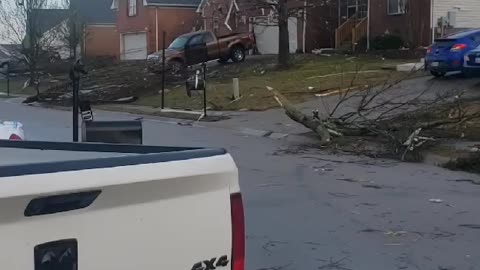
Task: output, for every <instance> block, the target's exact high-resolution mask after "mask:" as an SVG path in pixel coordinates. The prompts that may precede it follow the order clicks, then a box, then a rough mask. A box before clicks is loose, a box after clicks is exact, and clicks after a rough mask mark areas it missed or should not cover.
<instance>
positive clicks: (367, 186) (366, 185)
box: [362, 184, 384, 189]
mask: <svg viewBox="0 0 480 270" xmlns="http://www.w3.org/2000/svg"><path fill="white" fill-rule="evenodd" d="M362 187H364V188H373V189H382V188H384V186H381V185H377V184H363V185H362Z"/></svg>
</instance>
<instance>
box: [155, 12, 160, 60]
mask: <svg viewBox="0 0 480 270" xmlns="http://www.w3.org/2000/svg"><path fill="white" fill-rule="evenodd" d="M155 42H156V43H155V44H156V46H157V49H156V52H158V51H159V50H160V49H159V48H158V7H155Z"/></svg>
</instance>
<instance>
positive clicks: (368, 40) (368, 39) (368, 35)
mask: <svg viewBox="0 0 480 270" xmlns="http://www.w3.org/2000/svg"><path fill="white" fill-rule="evenodd" d="M367 51H370V0H368V2H367Z"/></svg>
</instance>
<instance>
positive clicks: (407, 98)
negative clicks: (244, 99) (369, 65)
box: [267, 81, 480, 160]
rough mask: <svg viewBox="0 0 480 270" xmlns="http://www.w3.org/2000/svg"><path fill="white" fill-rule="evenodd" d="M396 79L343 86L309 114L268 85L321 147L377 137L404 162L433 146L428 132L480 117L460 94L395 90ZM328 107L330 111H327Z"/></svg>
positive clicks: (280, 103) (288, 113) (289, 115)
mask: <svg viewBox="0 0 480 270" xmlns="http://www.w3.org/2000/svg"><path fill="white" fill-rule="evenodd" d="M399 82H401V81H397V82H394V83H391V84H387V83H385V84H384V85H382V86H377V87H371V88H366V89H361V90H358V89H357V90H355V89H353V88H347V89H346V90H345V91H339V92H340V94H339V95H338V96H334V97H330V98H328V100H324V99H322V103H323V104H322V105H323V106H322V108H323V112H322V111H319V110H318V109H317V110H313V111H312V112H311V114H307V113H304V112H302V111H301V110H299V109H297V108H296V107H295V106H294V105H293V104H292V103H291V102H290V101H289V100H288V99H287V98H286V97H285V96H284V95H282V94H281V93H280V92H279V91H277V90H276V89H273V88H271V87H267V89H268V91H270V92H271V93H272V94H273V97H274V98H275V100H276V101H277V103H278V104H279V105H280V106H281V107H282V108H283V109H284V111H285V113H286V115H287V116H288V117H289V118H291V119H292V120H294V121H296V122H298V123H300V124H302V125H303V126H305V127H307V128H309V129H310V130H312V131H313V132H315V134H317V135H318V137H319V138H320V140H321V142H322V143H323V144H329V143H331V142H332V141H334V140H335V138H339V137H349V136H351V137H357V136H362V137H375V138H378V139H379V140H381V141H382V142H386V143H389V144H390V146H391V147H390V151H391V152H392V154H395V155H396V156H397V157H398V158H400V159H402V160H405V159H408V158H407V154H408V153H409V152H415V151H416V150H418V149H420V148H421V147H422V146H425V145H427V144H428V143H429V142H433V141H434V140H435V139H434V138H433V137H432V136H429V135H427V136H425V135H423V134H432V130H435V129H441V128H446V127H449V128H459V127H460V126H462V125H466V124H468V122H469V121H472V120H478V119H480V110H478V108H476V109H472V108H470V107H469V106H467V105H466V104H465V102H464V100H463V99H462V95H463V91H456V90H449V91H436V90H435V89H434V88H433V87H432V86H433V85H430V86H429V87H427V88H425V89H424V90H423V91H420V92H415V91H408V90H407V91H404V92H402V91H399V90H398V88H396V87H395V86H398V84H399ZM330 108H332V109H330Z"/></svg>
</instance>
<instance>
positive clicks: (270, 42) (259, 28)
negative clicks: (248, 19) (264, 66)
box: [253, 17, 298, 54]
mask: <svg viewBox="0 0 480 270" xmlns="http://www.w3.org/2000/svg"><path fill="white" fill-rule="evenodd" d="M255 22H256V23H255V25H254V27H253V31H254V32H255V39H256V42H257V48H258V51H259V52H260V53H261V54H278V25H277V23H276V22H275V21H271V20H268V19H267V17H257V18H256V19H255ZM288 35H289V38H290V53H295V52H296V51H297V48H298V43H297V39H298V36H297V18H294V17H290V18H289V19H288Z"/></svg>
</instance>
